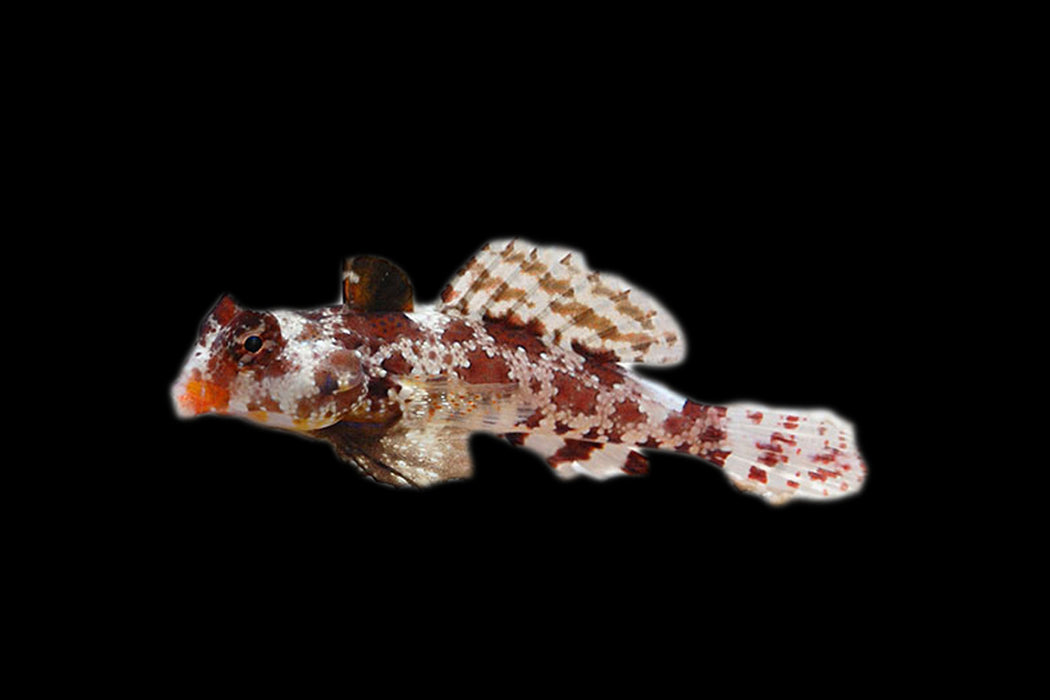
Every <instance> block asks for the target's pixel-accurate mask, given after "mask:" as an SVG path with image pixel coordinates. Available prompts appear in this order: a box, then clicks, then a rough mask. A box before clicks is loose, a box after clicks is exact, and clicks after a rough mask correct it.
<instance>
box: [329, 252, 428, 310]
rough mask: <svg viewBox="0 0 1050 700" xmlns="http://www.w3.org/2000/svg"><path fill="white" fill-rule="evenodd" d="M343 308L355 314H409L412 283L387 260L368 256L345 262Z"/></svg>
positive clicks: (359, 256)
mask: <svg viewBox="0 0 1050 700" xmlns="http://www.w3.org/2000/svg"><path fill="white" fill-rule="evenodd" d="M343 304H344V305H346V306H347V308H350V309H353V310H355V311H411V310H412V307H413V304H412V282H411V281H409V279H408V275H406V274H405V271H404V270H402V269H401V268H400V267H398V266H397V265H395V264H394V263H392V262H390V261H389V260H384V259H383V258H376V257H373V256H371V255H358V256H355V257H353V258H347V259H346V261H345V262H344V263H343Z"/></svg>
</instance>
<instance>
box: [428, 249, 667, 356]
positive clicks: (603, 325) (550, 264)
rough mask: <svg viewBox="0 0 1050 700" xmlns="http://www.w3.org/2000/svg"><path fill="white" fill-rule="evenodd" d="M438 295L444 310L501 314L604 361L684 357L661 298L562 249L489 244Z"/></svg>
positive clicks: (484, 315)
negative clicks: (594, 269)
mask: <svg viewBox="0 0 1050 700" xmlns="http://www.w3.org/2000/svg"><path fill="white" fill-rule="evenodd" d="M441 302H442V306H441V310H442V311H444V312H445V313H449V314H459V315H462V316H468V317H475V318H487V319H500V318H502V319H506V320H507V321H509V322H511V323H513V324H515V325H520V326H523V327H525V328H530V329H532V330H534V331H535V332H536V333H538V334H539V335H540V336H542V337H543V338H544V339H545V340H547V341H548V342H552V343H554V344H556V345H560V346H562V347H565V348H571V349H573V350H576V351H577V352H581V353H583V354H587V355H589V356H592V357H597V358H600V359H602V360H611V361H615V362H642V363H647V364H671V363H674V362H678V361H679V360H681V359H682V358H683V357H684V356H685V341H684V338H683V336H682V331H681V330H680V329H679V327H678V324H677V322H676V321H675V320H674V318H673V317H672V316H671V314H670V313H668V312H667V311H666V310H665V309H664V308H663V306H661V305H660V303H659V302H657V301H656V300H655V299H653V298H652V297H651V296H649V295H648V294H646V293H645V292H643V291H641V290H639V289H637V288H633V287H632V286H631V285H630V284H628V283H627V282H626V281H625V280H623V279H621V278H619V277H617V276H615V275H611V274H608V273H598V272H592V271H591V270H589V269H588V268H587V266H586V264H585V263H584V260H583V256H582V255H581V254H579V253H577V252H573V251H571V250H567V249H565V248H558V247H554V246H536V245H533V244H531V243H528V242H526V241H522V240H519V239H514V240H509V241H496V242H493V243H490V244H488V245H486V246H485V247H483V248H482V249H481V250H480V251H478V253H477V254H476V255H475V256H474V257H473V258H471V259H470V261H469V262H467V264H466V266H465V267H464V268H463V269H462V270H460V271H459V273H458V275H457V276H456V277H455V278H454V279H453V280H452V281H451V282H450V283H449V284H448V286H446V287H445V290H444V291H443V292H442V293H441Z"/></svg>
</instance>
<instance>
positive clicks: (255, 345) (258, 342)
mask: <svg viewBox="0 0 1050 700" xmlns="http://www.w3.org/2000/svg"><path fill="white" fill-rule="evenodd" d="M262 346H263V341H262V338H260V337H259V336H257V335H250V336H248V337H247V338H245V340H244V349H245V350H247V351H248V352H253V353H254V352H259V350H260V348H262Z"/></svg>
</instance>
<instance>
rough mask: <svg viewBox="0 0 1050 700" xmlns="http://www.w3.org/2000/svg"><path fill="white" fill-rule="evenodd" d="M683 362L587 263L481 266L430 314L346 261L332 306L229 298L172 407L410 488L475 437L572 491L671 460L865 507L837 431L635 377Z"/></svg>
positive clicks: (365, 267) (632, 298)
mask: <svg viewBox="0 0 1050 700" xmlns="http://www.w3.org/2000/svg"><path fill="white" fill-rule="evenodd" d="M684 355H685V342H684V334H683V332H682V330H681V329H680V328H679V327H678V325H677V324H676V322H675V321H674V319H673V317H672V316H671V315H670V314H669V313H668V312H667V311H666V310H665V309H664V308H663V307H662V306H661V305H660V304H659V303H658V302H657V301H656V300H655V299H653V298H652V297H651V296H649V295H648V294H646V293H644V292H642V291H640V290H637V289H634V288H632V287H631V285H629V284H628V283H627V282H626V281H624V280H622V279H620V278H618V277H616V276H614V275H610V274H607V273H596V272H593V271H591V270H589V269H588V268H587V267H586V265H585V264H584V261H583V258H582V256H581V255H580V254H579V253H576V252H573V251H569V250H565V249H561V248H556V247H539V246H534V245H532V244H529V243H527V242H524V241H521V240H511V241H499V242H494V243H491V244H489V245H487V246H485V247H484V248H482V249H481V250H480V251H479V252H478V253H477V254H476V255H475V256H474V257H473V258H472V259H471V260H470V261H468V263H467V264H466V265H465V266H464V268H463V269H461V270H460V271H459V273H458V274H457V275H456V276H455V278H454V279H453V280H452V281H451V282H450V283H449V285H448V286H446V288H445V289H444V290H443V292H442V293H441V297H440V299H439V300H438V301H437V302H435V303H434V304H432V305H429V306H426V307H419V308H417V307H416V305H415V302H414V299H413V294H412V287H411V283H410V282H409V281H408V277H407V276H406V275H405V274H404V272H403V271H401V270H400V269H399V268H397V267H396V266H395V265H393V264H392V263H389V262H387V261H385V260H381V259H378V258H371V257H357V258H351V259H349V260H347V262H346V265H345V268H344V273H343V302H342V303H341V304H338V305H334V306H330V307H326V308H321V309H314V310H301V311H295V310H283V311H271V312H260V311H253V310H249V309H244V308H241V307H240V306H239V305H238V304H237V303H236V302H235V301H233V299H232V298H230V297H229V296H224V297H222V298H221V299H220V301H219V302H218V303H217V304H216V306H215V308H214V309H213V310H212V311H211V313H209V314H208V316H207V317H206V319H205V321H204V323H203V324H202V326H201V331H200V336H199V339H198V342H197V344H196V346H195V347H194V349H193V351H192V352H191V354H190V357H189V358H188V359H187V361H186V364H185V366H184V368H183V369H182V372H181V373H180V375H179V378H178V380H177V381H176V382H175V385H174V387H173V389H172V395H173V399H174V402H175V406H176V412H177V413H178V414H179V415H180V416H184V417H190V416H196V415H201V414H207V413H218V414H225V415H233V416H238V417H241V418H246V419H249V420H252V421H254V422H256V423H259V424H262V425H265V426H269V427H274V428H279V429H284V430H291V431H295V432H297V433H300V434H304V435H307V436H310V437H314V438H318V439H321V440H326V441H328V442H330V443H331V444H332V445H333V447H334V448H335V451H336V453H337V454H338V455H339V456H340V457H341V458H343V459H344V460H346V461H348V462H350V463H351V464H354V465H355V466H357V467H358V468H360V469H361V470H363V471H364V472H366V473H367V474H369V475H370V476H372V477H373V478H375V479H376V480H377V481H381V482H384V483H388V484H393V485H399V486H427V485H430V484H434V483H438V482H442V481H447V480H450V479H462V478H467V477H469V476H470V474H471V472H472V462H471V457H470V453H469V449H468V439H469V436H470V435H471V434H472V433H475V432H489V433H493V434H497V435H502V436H504V437H506V438H507V439H508V440H509V441H510V442H511V443H512V444H514V445H518V446H521V447H524V448H526V449H530V450H532V451H534V452H537V453H538V454H539V455H541V456H542V457H543V458H544V459H545V460H546V462H547V464H548V465H550V467H551V468H552V469H553V470H554V471H555V473H556V474H558V475H559V476H562V477H565V478H571V477H575V476H578V475H586V476H590V477H593V478H600V479H601V478H608V477H611V476H618V475H641V474H645V473H647V471H648V461H647V459H646V457H645V454H644V453H645V451H647V450H652V449H663V450H673V451H677V452H682V453H687V454H690V455H694V456H696V457H698V458H700V459H703V460H705V461H707V462H709V463H711V464H714V465H716V466H718V467H720V468H722V469H723V470H724V471H725V472H726V474H727V475H728V476H729V478H730V479H731V481H732V482H733V483H734V484H736V485H737V486H739V487H740V488H742V489H744V490H747V491H750V492H753V493H756V494H758V495H760V496H762V497H764V498H765V499H767V500H768V501H770V502H772V503H783V502H785V501H787V500H789V499H791V498H793V497H808V498H828V497H834V496H840V495H846V494H851V493H856V492H857V491H858V490H859V489H860V486H861V483H862V482H863V479H864V476H865V474H866V466H865V465H864V463H863V461H862V460H861V457H860V455H859V453H858V452H857V451H856V449H855V448H854V447H853V441H852V431H851V426H850V425H849V424H848V423H847V422H846V421H844V420H842V419H841V418H838V417H836V416H834V415H832V414H830V413H828V412H822V411H816V412H814V411H811V410H790V409H788V410H783V409H771V408H768V407H764V406H758V405H752V404H730V405H727V406H715V405H709V404H704V403H701V402H698V401H694V400H692V399H689V398H686V397H683V396H680V395H678V394H676V393H674V392H673V391H670V390H668V389H666V388H664V387H662V386H660V385H658V384H656V383H654V382H651V381H648V380H646V379H643V378H641V377H639V376H637V375H635V374H634V373H632V372H631V370H630V367H629V365H630V364H632V363H647V364H671V363H675V362H678V361H680V360H681V359H682V358H683V357H684Z"/></svg>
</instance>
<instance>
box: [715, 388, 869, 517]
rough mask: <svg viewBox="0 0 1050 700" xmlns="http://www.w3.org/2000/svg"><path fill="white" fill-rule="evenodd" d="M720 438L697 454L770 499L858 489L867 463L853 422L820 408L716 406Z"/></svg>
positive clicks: (741, 485)
mask: <svg viewBox="0 0 1050 700" xmlns="http://www.w3.org/2000/svg"><path fill="white" fill-rule="evenodd" d="M717 413H718V414H720V418H721V421H720V426H721V429H722V430H723V431H724V437H723V436H721V435H720V437H723V439H722V440H721V441H720V442H719V443H718V444H717V445H715V446H713V447H712V448H710V449H709V450H707V453H706V454H704V453H701V454H700V456H701V457H703V458H704V459H707V460H708V461H710V462H713V463H715V464H718V465H719V466H721V467H722V468H723V469H724V471H725V472H726V475H727V476H728V477H729V479H730V480H731V481H732V482H733V484H735V485H736V486H737V487H738V488H740V489H743V490H746V491H751V492H754V493H756V494H757V495H760V496H762V497H763V498H765V499H766V500H767V501H768V502H770V503H774V504H781V503H785V502H786V501H788V500H790V499H792V498H811V499H826V498H836V497H839V496H846V495H850V494H854V493H857V492H858V491H859V490H860V489H861V485H862V483H863V482H864V478H865V476H866V475H867V466H866V465H865V463H864V460H863V459H862V457H861V455H860V452H859V451H858V449H857V447H856V443H855V440H854V437H853V426H852V425H851V424H850V423H849V422H848V421H846V420H845V419H843V418H841V417H839V416H837V415H835V414H834V413H831V412H830V411H826V410H820V409H816V410H814V409H785V408H770V407H768V406H762V405H758V404H750V403H734V404H729V405H728V406H725V407H718V410H717Z"/></svg>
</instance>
